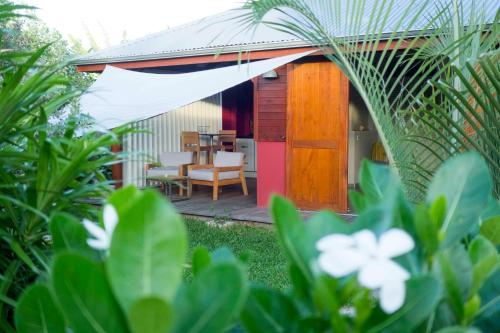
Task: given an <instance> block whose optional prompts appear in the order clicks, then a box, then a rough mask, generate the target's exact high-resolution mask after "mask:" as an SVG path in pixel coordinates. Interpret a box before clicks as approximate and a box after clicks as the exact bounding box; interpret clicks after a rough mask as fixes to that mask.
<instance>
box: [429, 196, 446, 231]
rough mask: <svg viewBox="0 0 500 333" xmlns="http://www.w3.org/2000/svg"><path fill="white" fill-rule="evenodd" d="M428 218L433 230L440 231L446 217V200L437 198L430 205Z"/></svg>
mask: <svg viewBox="0 0 500 333" xmlns="http://www.w3.org/2000/svg"><path fill="white" fill-rule="evenodd" d="M429 215H430V218H431V219H432V222H433V223H434V226H435V228H438V229H440V228H441V226H442V225H443V222H444V218H445V216H446V198H445V197H439V198H437V199H436V200H435V201H434V202H433V203H432V205H431V208H430V210H429Z"/></svg>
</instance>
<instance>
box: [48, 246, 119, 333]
mask: <svg viewBox="0 0 500 333" xmlns="http://www.w3.org/2000/svg"><path fill="white" fill-rule="evenodd" d="M52 278H53V288H54V290H55V293H56V296H57V299H58V301H59V304H60V305H61V308H62V309H63V311H64V314H65V315H66V318H67V319H68V321H69V324H70V327H71V329H72V330H73V332H75V333H80V332H82V333H86V332H97V333H107V332H127V331H128V330H127V328H126V324H125V318H124V317H123V314H122V312H121V311H120V308H119V306H118V303H117V302H116V300H115V298H114V296H113V294H112V292H111V288H110V286H109V285H108V281H107V279H106V275H105V273H104V270H103V269H102V267H100V266H99V265H98V264H97V263H94V262H92V261H91V260H89V259H87V258H85V257H83V256H81V255H79V254H68V253H65V254H59V255H57V256H56V259H55V262H54V267H53V271H52Z"/></svg>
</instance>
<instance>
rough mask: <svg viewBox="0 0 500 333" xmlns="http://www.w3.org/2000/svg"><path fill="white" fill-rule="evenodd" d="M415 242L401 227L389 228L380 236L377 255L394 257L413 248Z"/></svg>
mask: <svg viewBox="0 0 500 333" xmlns="http://www.w3.org/2000/svg"><path fill="white" fill-rule="evenodd" d="M414 246H415V242H414V241H413V239H412V238H411V236H410V235H408V234H407V233H406V231H404V230H401V229H389V230H387V231H386V232H384V233H383V234H382V236H380V239H379V248H378V253H379V256H381V257H384V258H394V257H397V256H400V255H402V254H405V253H408V252H410V251H411V250H413V247H414Z"/></svg>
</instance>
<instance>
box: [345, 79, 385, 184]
mask: <svg viewBox="0 0 500 333" xmlns="http://www.w3.org/2000/svg"><path fill="white" fill-rule="evenodd" d="M349 92H350V94H349V153H348V154H349V163H348V183H349V185H350V186H351V187H353V186H356V185H357V183H358V182H359V179H358V178H359V177H358V176H359V175H358V174H359V168H360V166H361V162H362V160H363V159H371V158H372V151H373V148H374V145H375V143H376V142H377V141H378V133H377V130H376V129H375V125H374V123H373V120H372V118H371V116H370V113H369V111H368V108H367V107H366V105H365V103H364V102H363V99H362V98H361V96H360V95H359V93H358V91H357V90H356V88H354V86H353V85H352V84H351V85H350V86H349Z"/></svg>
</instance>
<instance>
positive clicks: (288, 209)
mask: <svg viewBox="0 0 500 333" xmlns="http://www.w3.org/2000/svg"><path fill="white" fill-rule="evenodd" d="M271 213H272V216H273V221H274V223H275V225H276V228H277V234H278V241H279V242H280V244H281V247H282V249H283V251H284V252H285V254H286V255H287V257H288V259H289V261H290V262H291V263H292V264H293V265H295V266H296V267H297V268H298V269H299V270H300V271H301V273H302V275H303V276H304V277H305V278H306V280H307V281H308V282H309V283H312V271H311V268H310V265H311V263H312V261H313V260H314V259H315V258H316V257H317V255H318V250H316V242H317V241H318V240H319V239H321V238H322V237H324V236H326V235H329V234H333V233H344V234H347V233H351V232H352V231H353V226H352V225H351V224H348V223H347V222H345V221H344V220H342V219H341V218H340V217H339V216H338V215H337V214H335V213H333V212H330V211H320V212H318V213H316V214H314V215H313V216H312V217H311V218H310V219H309V220H308V221H307V222H306V223H304V222H303V221H302V219H301V218H300V215H299V214H298V213H297V209H296V208H295V207H294V205H293V204H292V203H291V202H290V201H288V200H286V199H284V198H281V197H278V196H274V197H273V198H272V199H271Z"/></svg>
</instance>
